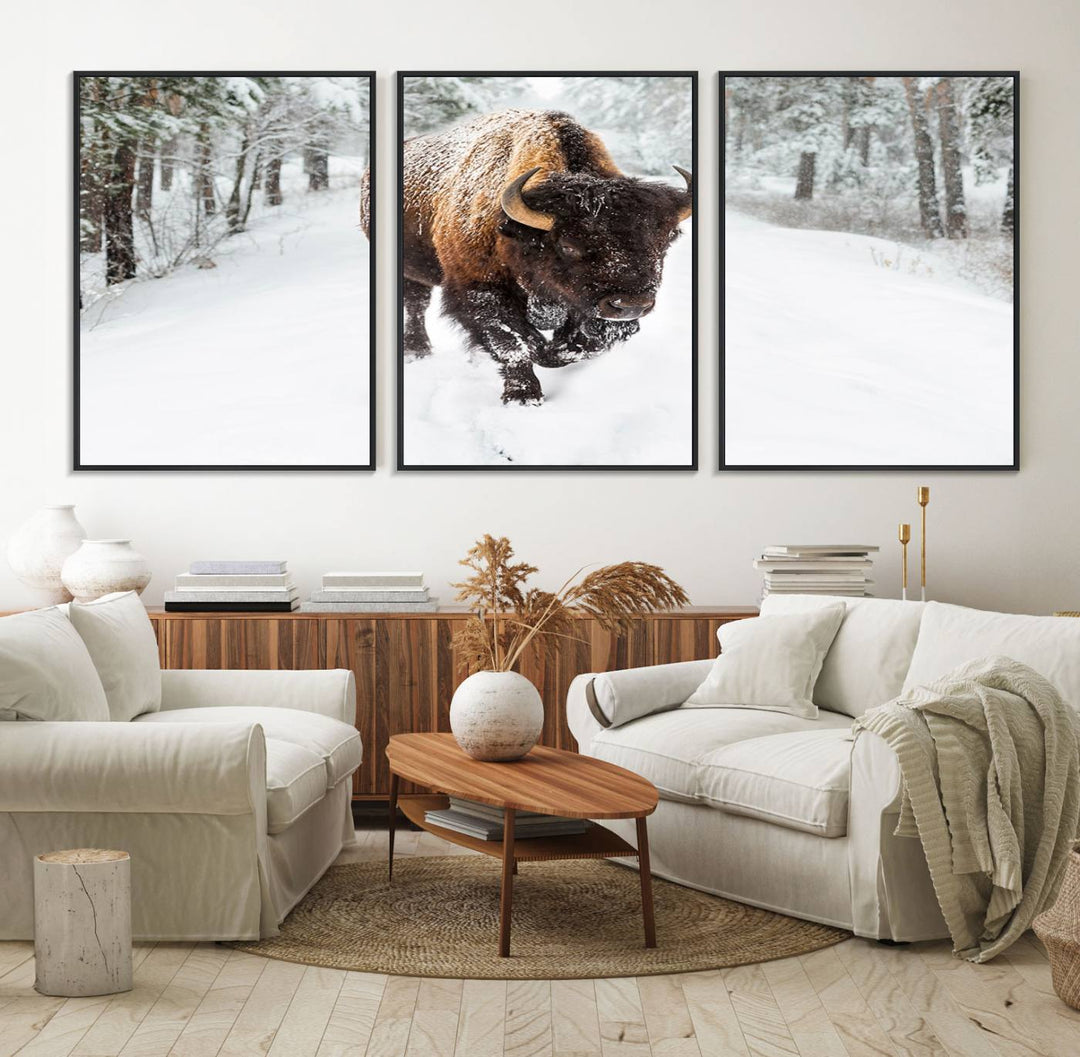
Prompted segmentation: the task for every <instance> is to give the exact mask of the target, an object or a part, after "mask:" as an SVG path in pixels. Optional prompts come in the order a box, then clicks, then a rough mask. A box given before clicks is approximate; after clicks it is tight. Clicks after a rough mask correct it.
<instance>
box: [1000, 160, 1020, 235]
mask: <svg viewBox="0 0 1080 1057" xmlns="http://www.w3.org/2000/svg"><path fill="white" fill-rule="evenodd" d="M1015 231H1016V189H1015V187H1014V186H1013V166H1012V165H1010V166H1009V183H1008V185H1007V186H1006V189H1005V208H1004V209H1003V210H1002V211H1001V233H1002V234H1003V235H1012V234H1013V233H1014V232H1015Z"/></svg>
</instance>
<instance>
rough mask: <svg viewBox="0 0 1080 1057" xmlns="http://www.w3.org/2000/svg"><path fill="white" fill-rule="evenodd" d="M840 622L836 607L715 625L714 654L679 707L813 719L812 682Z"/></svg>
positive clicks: (840, 608)
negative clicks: (704, 673) (716, 645)
mask: <svg viewBox="0 0 1080 1057" xmlns="http://www.w3.org/2000/svg"><path fill="white" fill-rule="evenodd" d="M843 619H844V606H843V605H842V604H839V605H834V606H826V607H824V608H822V609H816V610H814V611H813V612H810V613H791V614H785V615H784V616H769V617H752V618H750V619H749V620H733V621H731V622H730V623H728V624H723V625H721V627H720V629H719V630H718V631H717V633H716V637H717V638H718V639H719V640H720V650H721V652H720V656H719V657H717V658H716V660H715V661H713V667H712V671H711V672H709V674H708V675H707V676H706V678H705V681H704V682H703V683H702V684H701V686H699V687H698V688H697V689H696V690H695V691H694V692H693V693H692V694H691V695H690V697H689V698H688V699H687V701H686V702H685V704H684V706H683V707H684V708H759V709H765V710H767V711H770V712H788V713H790V714H791V715H793V716H802V717H803V718H805V719H816V718H817V714H818V710H817V706H816V705H815V704H814V700H813V696H814V683H816V682H817V677H818V675H819V674H820V673H821V665H822V662H823V661H824V660H825V654H826V653H827V652H828V649H829V646H830V645H831V644H832V640H833V639H834V638H835V637H836V632H837V630H838V629H839V627H840V622H841V621H842V620H843Z"/></svg>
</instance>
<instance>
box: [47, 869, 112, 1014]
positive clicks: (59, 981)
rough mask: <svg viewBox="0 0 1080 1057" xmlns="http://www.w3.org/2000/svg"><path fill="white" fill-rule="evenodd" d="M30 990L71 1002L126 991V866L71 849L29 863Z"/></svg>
mask: <svg viewBox="0 0 1080 1057" xmlns="http://www.w3.org/2000/svg"><path fill="white" fill-rule="evenodd" d="M34 959H35V964H36V969H37V979H36V980H35V981H34V987H35V988H36V989H37V990H38V991H40V992H41V993H42V994H43V995H64V996H66V997H70V998H78V997H83V996H85V995H111V994H115V993H116V992H117V991H130V990H131V859H130V857H129V856H128V853H127V852H126V851H101V850H99V849H97V848H75V849H72V850H70V851H52V852H47V853H46V854H44V855H38V856H36V857H35V859H34Z"/></svg>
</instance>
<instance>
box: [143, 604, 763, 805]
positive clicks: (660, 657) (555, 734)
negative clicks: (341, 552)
mask: <svg viewBox="0 0 1080 1057" xmlns="http://www.w3.org/2000/svg"><path fill="white" fill-rule="evenodd" d="M466 616H467V614H466V613H465V612H464V611H459V610H451V609H446V610H439V611H437V612H435V613H420V614H412V613H408V614H397V613H394V614H381V613H380V614H373V615H370V616H367V615H364V614H358V615H357V614H351V613H349V614H344V613H342V614H322V613H319V614H311V613H280V614H278V613H275V614H261V613H164V612H160V611H154V610H151V612H150V619H151V621H152V622H153V624H154V630H155V631H156V633H157V638H158V646H159V649H160V651H161V666H162V667H163V668H277V669H280V668H286V669H292V668H349V669H351V670H352V672H353V673H354V675H355V676H356V690H357V703H356V728H357V730H359V731H360V734H361V736H362V737H363V739H364V763H363V766H362V767H361V768H360V770H359V771H357V773H356V775H355V777H354V781H353V795H354V797H355V798H357V799H371V798H379V799H384V798H386V796H387V795H388V794H389V789H390V772H389V769H388V767H387V763H386V745H387V742H388V741H389V739H390V735H391V734H400V733H405V732H409V731H417V732H420V731H448V730H449V729H450V721H449V711H450V698H451V696H452V695H453V692H454V689H455V688H456V687H457V685H458V683H460V682H461V680H462V679H464V678H465V676H466V674H467V672H466V671H465V669H464V667H463V665H462V664H461V661H460V658H459V657H458V656H457V655H456V652H455V650H454V645H453V637H454V632H455V631H456V630H457V628H458V627H459V626H460V622H461V621H462V620H464V619H465V617H466ZM752 616H757V610H756V609H755V608H754V607H752V606H737V607H736V606H713V607H689V608H687V609H683V610H678V611H674V612H670V613H654V614H648V615H646V616H642V617H640V618H638V619H636V620H635V621H634V624H633V627H632V629H631V631H630V633H629V634H628V635H624V636H613V635H610V634H609V633H607V632H605V631H604V630H603V629H602V628H600V627H599V626H598V625H597V623H596V621H594V620H591V619H585V618H581V619H580V620H579V623H578V626H579V629H580V630H579V635H580V640H581V641H578V642H572V643H566V644H565V645H564V647H563V649H562V650H561V651H559V653H558V654H557V655H556V654H555V652H554V651H552V650H550V649H547V648H545V646H544V645H543V644H542V643H540V644H538V645H537V646H535V647H533V648H530V649H529V650H527V651H526V653H525V655H524V657H523V659H522V663H521V665H520V671H521V672H522V674H524V675H525V676H527V677H528V678H529V679H531V680H532V681H533V683H535V685H536V686H537V688H538V689H539V690H540V694H541V696H542V697H543V699H544V707H545V713H546V718H545V722H544V732H543V734H542V735H541V741H542V743H543V744H544V745H551V746H554V747H556V748H565V749H575V748H576V747H577V746H576V743H575V742H574V738H573V736H572V735H571V733H570V730H569V728H568V727H567V725H566V714H565V708H566V691H567V689H568V687H569V686H570V681H571V680H572V679H573V678H574V676H576V675H579V674H580V673H582V672H592V671H611V670H614V669H617V668H634V667H638V666H640V665H647V664H666V663H669V662H672V661H689V660H698V659H701V658H704V657H712V656H715V654H716V652H717V641H716V629H717V628H718V627H719V626H720V625H721V624H725V623H727V622H728V621H730V620H739V619H742V618H744V617H752ZM412 791H414V790H412V789H411V787H409V784H408V783H402V789H401V792H403V793H405V792H412Z"/></svg>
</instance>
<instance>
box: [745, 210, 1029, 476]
mask: <svg viewBox="0 0 1080 1057" xmlns="http://www.w3.org/2000/svg"><path fill="white" fill-rule="evenodd" d="M725 258H726V290H725V357H726V370H725V397H724V399H725V412H726V430H725V436H726V457H727V462H728V464H729V465H733V466H739V465H764V466H767V465H789V464H790V465H807V466H812V465H866V466H875V465H909V464H910V465H918V464H927V465H972V466H976V465H1007V464H1010V463H1011V462H1012V457H1013V452H1012V446H1013V419H1012V402H1013V368H1012V360H1013V321H1012V311H1013V310H1012V306H1011V305H1010V304H1007V303H1005V302H1003V301H1001V300H998V299H995V298H992V297H989V296H987V295H986V294H984V293H982V292H980V291H979V290H978V289H977V288H976V287H974V286H973V285H971V284H970V283H968V282H966V281H965V280H964V279H962V278H960V277H959V276H958V275H957V274H956V271H955V269H954V268H953V267H952V266H951V265H950V264H949V262H948V261H947V260H945V259H943V258H941V257H937V256H935V255H934V254H933V252H932V251H931V252H928V251H925V250H922V249H915V248H911V247H904V246H898V245H897V243H895V242H891V241H886V240H883V239H875V238H870V237H867V236H864V235H851V234H845V233H842V232H832V231H812V230H793V229H791V228H782V227H776V226H773V225H770V224H766V223H764V222H762V221H759V220H754V219H751V218H749V217H747V216H745V215H743V214H739V213H736V212H734V211H731V210H728V212H727V214H726V247H725Z"/></svg>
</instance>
